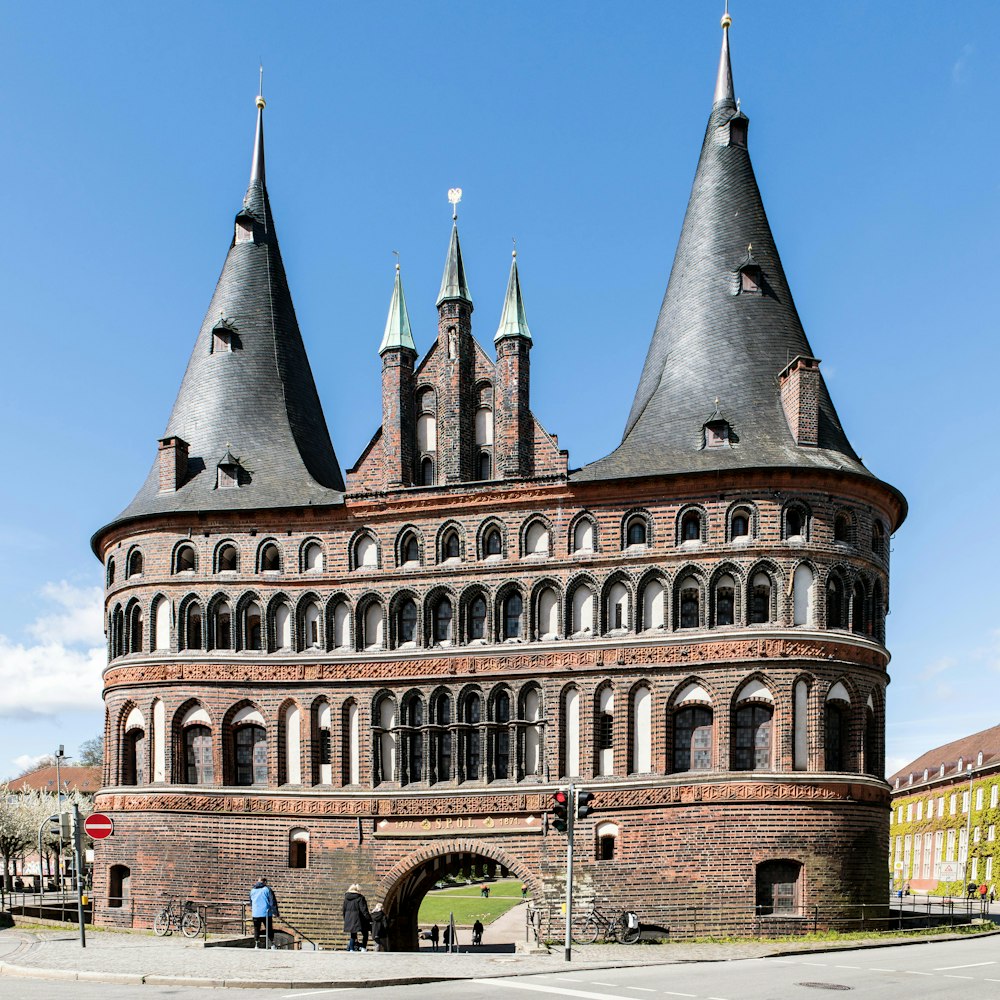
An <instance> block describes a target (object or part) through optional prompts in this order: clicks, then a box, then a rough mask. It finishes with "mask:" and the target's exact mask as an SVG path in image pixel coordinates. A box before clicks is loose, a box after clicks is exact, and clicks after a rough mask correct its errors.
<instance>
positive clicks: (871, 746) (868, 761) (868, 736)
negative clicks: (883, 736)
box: [865, 699, 927, 781]
mask: <svg viewBox="0 0 1000 1000" xmlns="http://www.w3.org/2000/svg"><path fill="white" fill-rule="evenodd" d="M878 765H879V752H878V721H877V720H876V718H875V707H874V706H873V705H872V704H871V700H870V699H869V703H868V704H867V705H866V706H865V774H873V775H875V776H876V777H877V776H878V775H879V770H880V769H879V766H878ZM926 780H927V768H924V781H926Z"/></svg>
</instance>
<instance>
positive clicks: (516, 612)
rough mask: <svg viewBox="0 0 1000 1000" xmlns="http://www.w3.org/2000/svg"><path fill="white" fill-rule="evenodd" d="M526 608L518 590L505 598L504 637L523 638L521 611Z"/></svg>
mask: <svg viewBox="0 0 1000 1000" xmlns="http://www.w3.org/2000/svg"><path fill="white" fill-rule="evenodd" d="M523 610H524V605H523V602H522V601H521V595H520V593H519V592H518V591H516V590H515V591H513V592H512V593H510V594H508V595H507V597H505V598H504V602H503V638H504V639H520V638H521V613H522V611H523Z"/></svg>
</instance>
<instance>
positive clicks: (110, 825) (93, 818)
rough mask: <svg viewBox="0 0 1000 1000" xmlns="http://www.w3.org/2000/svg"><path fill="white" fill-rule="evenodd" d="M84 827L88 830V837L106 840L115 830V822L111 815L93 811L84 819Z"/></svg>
mask: <svg viewBox="0 0 1000 1000" xmlns="http://www.w3.org/2000/svg"><path fill="white" fill-rule="evenodd" d="M83 828H84V830H86V831H87V836H88V837H93V839H94V840H104V838H105V837H110V836H111V834H113V833H114V832H115V822H114V820H113V819H112V818H111V817H110V816H105V815H104V813H91V814H90V815H89V816H88V817H87V818H86V819H85V820H84V821H83Z"/></svg>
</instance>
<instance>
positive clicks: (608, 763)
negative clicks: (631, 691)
mask: <svg viewBox="0 0 1000 1000" xmlns="http://www.w3.org/2000/svg"><path fill="white" fill-rule="evenodd" d="M614 713H615V694H614V691H612V690H611V688H609V687H604V688H601V692H600V694H599V695H598V698H597V719H596V726H595V737H596V739H595V747H596V750H597V773H598V774H600V775H605V774H614V773H615V714H614Z"/></svg>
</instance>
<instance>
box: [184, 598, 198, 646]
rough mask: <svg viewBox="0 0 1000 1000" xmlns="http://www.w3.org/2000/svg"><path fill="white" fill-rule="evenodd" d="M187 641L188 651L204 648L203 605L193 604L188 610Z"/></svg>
mask: <svg viewBox="0 0 1000 1000" xmlns="http://www.w3.org/2000/svg"><path fill="white" fill-rule="evenodd" d="M185 633H186V638H187V641H186V642H185V644H184V645H185V648H186V649H201V647H202V642H203V639H202V619H201V605H199V604H197V603H193V604H191V605H189V606H188V610H187V628H186V629H185Z"/></svg>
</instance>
